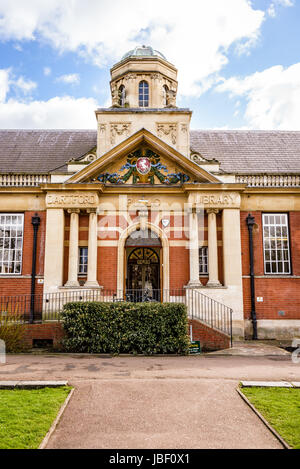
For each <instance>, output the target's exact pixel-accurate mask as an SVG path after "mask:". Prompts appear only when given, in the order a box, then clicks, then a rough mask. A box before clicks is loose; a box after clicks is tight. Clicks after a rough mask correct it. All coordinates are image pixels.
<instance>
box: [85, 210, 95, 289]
mask: <svg viewBox="0 0 300 469" xmlns="http://www.w3.org/2000/svg"><path fill="white" fill-rule="evenodd" d="M87 213H89V242H88V278H87V281H86V282H85V285H84V286H85V287H86V288H99V283H98V281H97V257H98V256H97V254H98V232H97V209H95V208H91V209H88V210H87Z"/></svg>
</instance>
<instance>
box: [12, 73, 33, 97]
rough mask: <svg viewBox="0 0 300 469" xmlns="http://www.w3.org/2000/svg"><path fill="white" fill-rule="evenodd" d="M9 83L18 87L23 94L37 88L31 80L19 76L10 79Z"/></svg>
mask: <svg viewBox="0 0 300 469" xmlns="http://www.w3.org/2000/svg"><path fill="white" fill-rule="evenodd" d="M10 83H11V84H13V85H15V86H16V87H17V88H19V89H20V90H21V91H22V92H23V93H24V94H30V93H31V92H32V91H33V90H34V89H36V88H37V84H36V83H35V82H34V81H32V80H27V79H26V78H24V77H19V78H18V79H17V80H11V81H10Z"/></svg>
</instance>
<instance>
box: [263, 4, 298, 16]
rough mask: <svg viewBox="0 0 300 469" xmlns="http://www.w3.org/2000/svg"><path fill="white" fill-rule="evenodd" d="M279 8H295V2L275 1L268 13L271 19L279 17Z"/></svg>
mask: <svg viewBox="0 0 300 469" xmlns="http://www.w3.org/2000/svg"><path fill="white" fill-rule="evenodd" d="M279 6H282V7H293V6H294V0H273V1H272V2H271V3H270V6H269V8H268V10H267V13H268V15H269V16H271V18H275V16H276V15H277V8H278V7H279Z"/></svg>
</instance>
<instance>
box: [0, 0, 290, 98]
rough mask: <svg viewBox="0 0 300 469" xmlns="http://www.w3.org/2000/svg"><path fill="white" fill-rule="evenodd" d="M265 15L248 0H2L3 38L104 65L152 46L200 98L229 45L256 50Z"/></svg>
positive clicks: (185, 89) (0, 31)
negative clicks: (139, 47)
mask: <svg viewBox="0 0 300 469" xmlns="http://www.w3.org/2000/svg"><path fill="white" fill-rule="evenodd" d="M285 1H288V0H285ZM264 16H265V13H264V12H263V11H261V10H255V9H254V7H253V6H252V4H251V2H249V1H248V0H226V2H225V1H224V0H210V1H209V2H204V1H199V0H189V1H188V2H186V4H183V3H182V1H181V0H163V1H161V0H152V1H151V2H141V1H140V0H130V8H128V2H124V0H115V1H114V2H111V1H110V0H101V2H100V1H99V0H86V1H85V2H83V1H82V0H72V2H70V1H69V0H43V2H39V1H37V0H26V2H25V3H24V0H14V1H12V2H8V1H7V0H0V39H3V40H7V39H13V40H31V41H34V40H36V41H42V42H44V43H45V42H46V43H48V44H51V45H52V46H53V47H54V48H56V49H57V50H58V51H60V52H66V51H72V52H75V53H77V54H78V55H80V56H81V57H83V58H84V59H85V60H89V61H91V62H93V63H94V64H97V65H98V66H100V67H104V66H107V65H111V64H112V63H114V62H115V61H116V60H119V59H120V58H121V56H122V54H124V53H125V52H127V51H128V50H130V49H132V48H133V47H135V46H136V45H137V44H140V43H146V44H150V45H152V46H153V47H154V48H156V49H158V50H161V51H162V52H163V53H164V54H165V55H166V57H167V58H168V59H169V60H170V61H171V62H173V63H174V64H175V65H176V66H177V67H178V69H179V71H180V87H181V88H180V90H181V92H182V93H183V94H186V95H200V94H201V93H202V92H203V91H204V90H206V89H207V87H209V86H212V84H213V83H214V81H215V77H216V74H218V72H220V70H221V69H222V68H223V67H224V66H225V65H226V64H227V62H228V57H227V53H228V49H229V48H230V47H231V46H234V47H235V48H236V50H237V52H238V53H245V52H247V51H249V49H251V48H252V47H254V45H255V43H256V41H257V38H258V37H259V32H260V27H261V24H262V22H263V20H264Z"/></svg>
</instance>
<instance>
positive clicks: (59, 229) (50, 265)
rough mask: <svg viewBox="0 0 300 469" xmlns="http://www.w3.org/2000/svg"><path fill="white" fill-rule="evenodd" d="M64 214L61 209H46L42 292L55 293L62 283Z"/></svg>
mask: <svg viewBox="0 0 300 469" xmlns="http://www.w3.org/2000/svg"><path fill="white" fill-rule="evenodd" d="M64 240H65V214H64V210H63V209H62V208H58V209H48V210H47V218H46V241H45V273H44V275H45V280H44V282H45V285H44V292H45V293H52V292H57V291H58V288H60V287H61V286H62V283H63V261H64Z"/></svg>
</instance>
